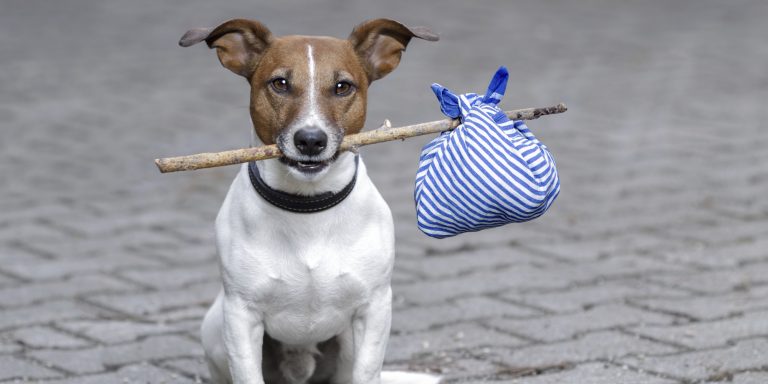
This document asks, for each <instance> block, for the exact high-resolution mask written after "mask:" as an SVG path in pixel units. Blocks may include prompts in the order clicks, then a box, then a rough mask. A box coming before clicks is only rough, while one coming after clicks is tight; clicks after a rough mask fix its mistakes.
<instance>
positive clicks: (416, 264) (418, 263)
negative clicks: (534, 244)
mask: <svg viewBox="0 0 768 384" xmlns="http://www.w3.org/2000/svg"><path fill="white" fill-rule="evenodd" d="M550 263H551V261H550V260H547V258H545V257H542V256H540V255H535V254H532V253H531V252H529V251H526V250H524V249H520V248H510V247H504V248H482V249H475V250H471V251H461V252H458V253H455V254H440V255H436V256H431V257H424V258H418V259H398V260H397V266H398V267H403V268H407V269H409V270H412V271H419V272H420V273H423V274H424V275H426V276H428V277H430V278H439V277H450V276H458V275H463V274H467V273H471V272H476V271H480V270H495V269H500V268H504V267H509V266H512V265H519V264H532V265H546V264H550Z"/></svg>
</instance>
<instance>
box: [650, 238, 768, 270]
mask: <svg viewBox="0 0 768 384" xmlns="http://www.w3.org/2000/svg"><path fill="white" fill-rule="evenodd" d="M659 255H660V256H661V257H663V258H664V259H665V260H669V261H675V262H683V263H689V264H693V265H701V266H706V267H733V266H738V265H739V264H742V263H747V262H755V261H761V260H765V259H766V257H768V238H758V239H750V240H745V241H743V242H740V243H737V244H732V245H729V246H727V247H712V248H709V247H708V248H697V249H682V250H677V251H668V252H659Z"/></svg>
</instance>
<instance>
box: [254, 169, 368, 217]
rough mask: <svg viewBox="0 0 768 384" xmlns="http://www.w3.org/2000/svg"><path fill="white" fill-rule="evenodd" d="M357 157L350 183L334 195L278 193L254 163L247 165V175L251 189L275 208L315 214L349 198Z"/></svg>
mask: <svg viewBox="0 0 768 384" xmlns="http://www.w3.org/2000/svg"><path fill="white" fill-rule="evenodd" d="M358 157H359V156H358V155H355V174H354V175H353V176H352V181H350V182H349V184H347V186H346V187H344V188H343V189H342V190H340V191H338V192H336V193H333V192H325V193H321V194H319V195H315V196H303V195H294V194H292V193H287V192H283V191H278V190H276V189H273V188H272V187H270V186H269V185H267V183H265V182H264V180H263V179H262V178H261V175H260V174H259V168H258V167H257V166H256V162H255V161H251V162H250V163H248V174H249V175H250V177H251V184H252V185H253V189H255V190H256V192H258V193H259V195H261V197H263V198H264V200H266V201H268V202H269V203H270V204H272V205H274V206H275V207H278V208H282V209H284V210H286V211H290V212H296V213H315V212H320V211H324V210H326V209H328V208H331V207H333V206H335V205H336V204H338V203H341V202H342V200H344V199H345V198H346V197H347V196H349V194H350V192H352V189H353V188H354V187H355V181H357V163H358Z"/></svg>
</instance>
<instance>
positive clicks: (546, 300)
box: [503, 279, 690, 312]
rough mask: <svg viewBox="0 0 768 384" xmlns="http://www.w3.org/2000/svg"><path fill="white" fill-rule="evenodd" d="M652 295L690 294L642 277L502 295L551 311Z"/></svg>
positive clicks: (675, 295) (580, 308)
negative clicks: (649, 282)
mask: <svg viewBox="0 0 768 384" xmlns="http://www.w3.org/2000/svg"><path fill="white" fill-rule="evenodd" d="M649 296H652V297H674V298H681V299H682V298H685V297H687V296H690V294H689V293H687V292H684V291H680V290H677V289H674V288H667V287H660V286H657V285H653V284H648V282H646V281H642V280H639V279H622V280H612V281H603V282H597V283H596V284H594V285H586V286H579V287H572V288H567V289H563V290H556V291H551V292H537V291H534V292H518V291H515V292H510V293H507V294H504V295H503V297H504V298H505V299H508V300H512V301H515V302H521V303H526V304H530V305H533V306H536V307H539V308H544V309H547V310H550V311H552V312H573V311H578V310H583V309H589V308H592V307H594V306H596V305H600V304H606V303H613V302H624V301H625V300H627V299H634V298H644V297H649Z"/></svg>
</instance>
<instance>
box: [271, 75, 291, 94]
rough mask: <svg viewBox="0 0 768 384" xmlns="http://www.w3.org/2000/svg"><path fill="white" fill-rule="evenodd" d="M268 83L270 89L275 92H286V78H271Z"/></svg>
mask: <svg viewBox="0 0 768 384" xmlns="http://www.w3.org/2000/svg"><path fill="white" fill-rule="evenodd" d="M270 84H272V89H274V90H275V91H276V92H277V93H283V92H288V80H286V79H284V78H282V77H278V78H277V79H274V80H272V83H270Z"/></svg>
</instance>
